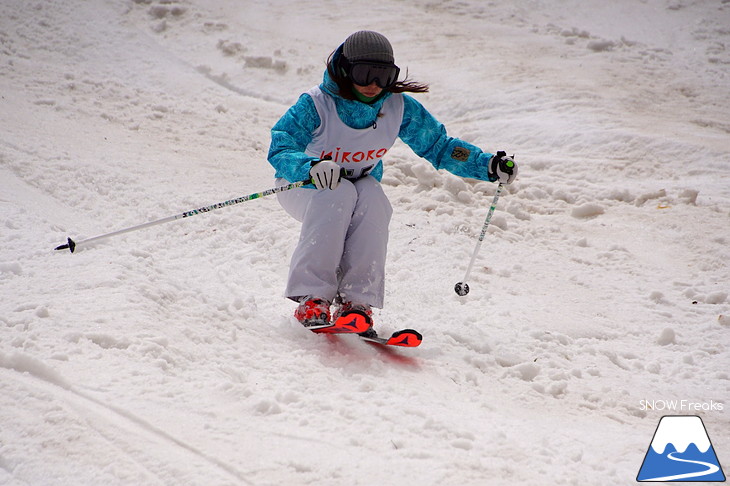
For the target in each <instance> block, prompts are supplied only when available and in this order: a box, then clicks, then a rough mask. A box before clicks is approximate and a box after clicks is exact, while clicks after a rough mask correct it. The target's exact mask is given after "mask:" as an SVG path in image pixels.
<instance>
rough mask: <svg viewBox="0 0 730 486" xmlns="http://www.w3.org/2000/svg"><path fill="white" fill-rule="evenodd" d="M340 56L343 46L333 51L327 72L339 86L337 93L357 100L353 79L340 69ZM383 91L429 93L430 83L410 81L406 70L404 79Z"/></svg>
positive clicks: (328, 60) (328, 59) (329, 58)
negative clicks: (353, 89) (353, 88)
mask: <svg viewBox="0 0 730 486" xmlns="http://www.w3.org/2000/svg"><path fill="white" fill-rule="evenodd" d="M340 56H343V54H342V46H340V47H338V48H337V49H335V50H334V51H332V53H331V54H330V55H329V57H328V58H327V72H328V73H329V75H330V78H332V81H334V82H335V83H336V84H337V87H338V88H339V93H337V94H338V95H340V96H341V97H343V98H345V99H346V100H355V99H357V98H356V97H355V94H354V93H353V92H352V81H350V80H349V79H348V78H347V77H346V76H345V75H344V73H342V72H341V70H340V69H339V64H340V62H339V61H340ZM383 91H389V92H391V93H428V85H427V84H424V83H418V82H416V81H409V80H408V71H407V70H406V77H405V79H404V80H403V81H396V82H395V83H394V84H393V85H392V86H389V87H388V88H384V89H383Z"/></svg>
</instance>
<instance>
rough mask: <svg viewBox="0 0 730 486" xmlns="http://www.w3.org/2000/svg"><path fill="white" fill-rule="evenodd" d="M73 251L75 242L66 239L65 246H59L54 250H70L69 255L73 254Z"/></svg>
mask: <svg viewBox="0 0 730 486" xmlns="http://www.w3.org/2000/svg"><path fill="white" fill-rule="evenodd" d="M75 249H76V242H75V241H74V240H72V239H71V238H67V243H66V244H65V245H60V246H57V247H56V248H55V250H71V253H73V252H74V250H75Z"/></svg>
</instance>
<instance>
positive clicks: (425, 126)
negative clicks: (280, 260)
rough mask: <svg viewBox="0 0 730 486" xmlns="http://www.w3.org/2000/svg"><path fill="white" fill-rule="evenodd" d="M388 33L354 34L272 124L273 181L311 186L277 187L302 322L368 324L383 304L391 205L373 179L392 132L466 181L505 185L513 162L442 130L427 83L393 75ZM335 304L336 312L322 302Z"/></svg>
mask: <svg viewBox="0 0 730 486" xmlns="http://www.w3.org/2000/svg"><path fill="white" fill-rule="evenodd" d="M399 74H400V69H399V68H398V66H396V64H395V58H394V56H393V49H392V46H391V44H390V42H389V41H388V39H387V38H386V37H385V36H383V35H382V34H379V33H377V32H373V31H367V30H363V31H359V32H355V33H353V34H352V35H350V36H349V37H347V39H346V40H345V42H344V43H343V44H341V45H340V46H339V47H338V48H337V49H336V50H335V51H334V52H332V53H331V54H330V56H329V58H328V60H327V69H326V70H325V73H324V80H323V82H322V84H320V85H319V86H316V87H314V88H312V89H310V90H309V91H307V92H306V93H304V94H302V95H301V96H300V97H299V99H298V101H297V102H296V103H295V104H294V105H293V106H292V107H291V108H289V110H288V111H287V112H286V113H285V114H284V115H283V116H282V117H281V119H279V121H278V122H277V123H276V124H275V125H274V126H273V128H272V130H271V146H270V148H269V155H268V159H269V162H270V163H271V165H273V166H274V168H275V169H276V174H275V177H276V178H277V181H276V184H277V185H278V186H280V185H285V184H288V183H290V182H296V181H300V180H307V181H311V184H312V185H308V186H305V188H302V189H298V190H295V191H286V192H281V193H279V194H278V199H279V202H280V204H281V206H282V207H283V208H284V209H285V210H286V211H287V212H288V213H289V214H290V215H291V216H293V217H294V218H295V219H296V220H297V221H299V222H301V223H302V227H301V233H300V237H299V242H298V244H297V246H296V248H295V250H294V253H293V255H292V259H291V264H290V268H289V278H288V284H287V288H286V294H285V295H286V296H287V297H288V298H289V299H292V300H294V301H296V302H299V306H298V307H297V309H296V311H295V313H294V316H295V318H296V319H297V320H298V321H299V322H300V323H302V324H303V325H304V326H305V327H308V328H310V329H317V328H324V327H326V326H329V325H331V323H332V322H335V321H336V320H337V319H338V318H340V317H346V316H348V315H350V314H353V313H356V314H359V315H361V316H364V318H365V319H366V321H367V325H368V326H369V329H368V330H367V331H366V332H365V333H364V334H363V335H365V336H373V335H376V333H375V331H374V330H373V329H372V308H373V307H376V308H382V306H383V297H384V277H385V257H386V248H387V243H388V224H389V222H390V217H391V214H392V207H391V205H390V202H389V201H388V199H387V197H386V195H385V193H384V192H383V189H382V187H381V185H380V180H381V178H382V174H383V157H384V156H385V154H386V153H387V152H388V150H389V149H390V148H391V146H392V145H393V143H394V142H395V140H396V138H397V137H399V138H400V139H401V140H402V141H403V142H405V143H406V144H407V145H408V146H410V147H411V149H412V150H413V151H414V152H415V153H416V154H417V155H419V156H421V157H423V158H425V159H426V160H428V161H429V162H431V164H433V166H434V167H436V168H437V169H446V170H448V171H449V172H451V173H453V174H455V175H458V176H461V177H468V178H474V179H480V180H485V181H492V182H501V183H504V184H509V183H511V182H512V181H513V180H514V179H515V177H516V176H517V167H516V165H515V163H514V160H513V159H512V158H510V157H507V156H506V155H505V153H504V152H497V154H496V155H493V154H491V153H487V152H484V151H482V150H481V149H479V148H478V147H476V146H474V145H472V144H469V143H467V142H464V141H462V140H459V139H458V138H452V137H449V136H448V135H447V134H446V129H445V128H444V126H443V125H442V124H441V123H439V122H438V121H437V120H436V119H435V118H434V117H433V116H432V115H431V114H430V113H429V112H428V111H427V110H426V109H425V108H424V107H423V106H422V105H421V104H420V103H419V102H418V101H416V100H415V99H414V98H413V97H412V96H410V95H408V94H404V93H425V92H427V91H428V85H425V84H421V83H417V82H413V81H409V80H407V79H406V80H403V81H399V80H398V77H399ZM332 305H335V306H336V308H335V311H334V314H333V315H331V313H330V312H331V310H330V307H331V306H332Z"/></svg>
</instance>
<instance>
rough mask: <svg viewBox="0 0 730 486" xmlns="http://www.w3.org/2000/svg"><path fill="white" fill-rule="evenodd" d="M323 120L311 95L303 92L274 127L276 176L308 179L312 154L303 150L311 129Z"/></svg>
mask: <svg viewBox="0 0 730 486" xmlns="http://www.w3.org/2000/svg"><path fill="white" fill-rule="evenodd" d="M320 123H321V121H320V119H319V115H318V114H317V109H316V108H315V106H314V101H312V97H311V96H309V95H308V94H302V95H301V96H300V97H299V100H297V102H296V103H295V104H294V105H293V106H292V107H291V108H289V110H287V112H286V113H284V115H283V116H282V117H281V118H280V119H279V121H277V122H276V124H275V125H274V126H273V128H272V129H271V145H270V146H269V155H268V159H269V163H270V164H271V165H272V166H274V169H276V177H283V178H284V179H286V180H288V181H289V182H297V181H303V180H306V179H309V169H310V162H311V161H312V160H316V157H310V156H309V155H307V154H306V153H305V152H304V151H305V150H306V148H307V145H309V143H310V142H311V141H312V133H313V132H314V130H315V129H316V128H317V127H318V126H319V125H320Z"/></svg>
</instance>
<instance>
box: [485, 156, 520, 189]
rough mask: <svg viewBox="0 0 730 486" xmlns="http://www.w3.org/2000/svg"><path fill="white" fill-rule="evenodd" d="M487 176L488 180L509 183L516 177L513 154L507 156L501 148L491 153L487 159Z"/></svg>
mask: <svg viewBox="0 0 730 486" xmlns="http://www.w3.org/2000/svg"><path fill="white" fill-rule="evenodd" d="M488 176H489V180H490V181H493V182H499V183H500V184H511V183H512V181H514V180H515V178H516V177H517V164H516V163H515V159H514V155H513V156H512V157H509V156H507V153H506V152H504V151H502V150H500V151H499V152H497V153H496V154H495V155H493V156H492V158H491V159H489V169H488Z"/></svg>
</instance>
